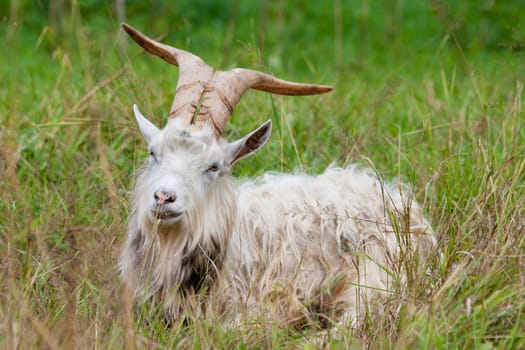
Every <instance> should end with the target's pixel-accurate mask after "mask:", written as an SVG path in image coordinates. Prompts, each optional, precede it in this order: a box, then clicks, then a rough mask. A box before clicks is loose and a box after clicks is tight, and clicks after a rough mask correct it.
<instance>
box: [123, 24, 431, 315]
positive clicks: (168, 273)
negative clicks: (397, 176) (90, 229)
mask: <svg viewBox="0 0 525 350" xmlns="http://www.w3.org/2000/svg"><path fill="white" fill-rule="evenodd" d="M124 29H125V30H126V31H127V32H128V34H130V35H131V37H132V38H133V39H134V40H135V41H136V42H137V43H139V44H140V45H141V46H143V47H144V48H145V49H146V50H147V51H148V52H150V53H152V54H155V55H158V56H160V57H162V58H163V59H164V60H165V61H167V62H169V63H172V64H175V65H181V69H180V76H179V84H178V87H177V93H176V96H175V99H174V102H173V105H172V109H171V111H170V120H169V122H168V124H167V125H166V127H165V128H164V129H162V130H160V129H158V128H157V127H156V126H155V125H153V124H152V123H151V122H150V121H148V120H147V119H146V118H145V117H144V116H143V115H142V114H141V113H140V111H139V110H138V108H137V106H134V112H135V116H136V119H137V121H138V124H139V128H140V131H141V133H142V135H143V136H144V138H145V139H146V141H147V142H148V147H149V153H150V161H149V164H148V165H147V166H146V167H144V168H143V169H142V170H141V171H140V173H139V174H138V177H137V181H136V184H135V189H134V192H133V197H132V202H133V210H132V213H131V216H130V222H129V230H128V235H127V239H126V243H125V244H124V250H123V252H122V255H121V259H120V268H121V272H122V277H123V279H124V281H125V283H126V285H127V286H128V287H129V288H130V289H131V290H132V291H134V292H135V295H136V296H137V297H138V299H139V300H140V301H152V302H153V303H154V304H160V305H162V307H163V308H164V310H165V312H166V314H167V315H168V317H169V318H171V319H174V318H177V317H179V316H180V315H181V314H184V313H186V312H188V311H189V310H192V309H194V307H195V305H197V309H205V310H207V311H208V312H215V313H216V314H220V315H223V314H225V315H227V316H229V317H230V318H231V319H235V320H237V321H239V320H242V319H252V318H257V319H260V318H273V319H279V320H283V321H284V322H297V323H299V324H305V323H306V324H309V323H311V322H312V321H314V320H320V321H322V323H325V321H326V320H329V319H334V320H339V321H350V320H353V321H354V322H355V321H358V320H359V319H361V318H362V317H363V315H364V314H365V312H366V311H367V309H368V306H370V305H371V303H370V301H371V300H372V299H375V298H374V297H375V296H377V295H388V293H389V292H390V291H392V290H394V289H395V287H396V285H401V284H403V283H404V280H405V275H404V273H403V269H402V267H401V265H402V264H401V263H400V262H401V261H402V260H403V259H407V258H410V259H411V258H419V259H421V261H425V259H426V258H427V256H428V254H429V252H430V251H431V249H432V247H433V246H434V245H435V238H434V234H433V232H432V229H431V227H430V225H429V223H428V222H427V220H426V219H425V218H424V216H423V213H422V210H421V208H420V207H419V205H418V204H417V203H416V202H415V201H414V200H413V198H412V196H411V195H410V194H409V191H408V190H407V189H406V188H405V187H404V186H403V185H402V184H388V185H387V184H384V183H383V182H382V181H381V179H380V178H379V177H378V176H376V175H375V174H374V173H373V172H372V171H370V170H366V169H360V168H358V167H355V166H350V167H347V168H336V167H330V168H328V169H327V170H326V171H325V172H324V173H323V174H321V175H319V176H308V175H305V174H266V175H264V176H262V177H261V178H259V179H256V180H253V181H246V182H241V183H238V184H236V183H235V182H234V181H233V180H232V179H231V178H230V176H229V175H228V172H229V170H230V168H231V166H232V165H234V164H235V163H236V162H237V161H239V160H241V159H243V158H245V157H248V156H250V155H252V154H253V153H255V152H256V151H257V150H259V149H260V148H261V147H262V146H263V145H264V144H265V142H266V141H267V140H268V138H269V136H270V133H271V125H272V124H271V121H268V122H266V123H264V124H263V125H262V126H260V127H259V128H258V129H256V130H255V131H253V132H251V133H250V134H248V135H246V136H245V137H243V138H241V139H239V140H237V141H234V142H231V143H228V142H227V141H226V140H224V139H222V138H221V137H220V135H221V133H222V131H223V130H224V128H225V125H226V122H227V120H228V118H229V115H230V113H231V111H232V109H233V107H234V105H235V103H237V101H238V100H239V99H240V97H241V96H242V94H243V93H244V91H245V90H246V89H249V88H254V89H258V90H263V91H267V92H271V93H278V94H285V95H311V94H320V93H325V92H328V91H330V90H331V88H330V87H328V86H322V85H310V84H299V83H293V82H288V81H284V80H281V79H277V78H275V77H272V76H269V75H266V74H264V73H260V72H256V71H251V70H246V69H233V70H230V71H226V72H222V71H217V70H214V69H212V68H211V67H209V66H208V65H207V64H206V63H205V62H204V61H202V60H201V59H200V58H198V57H197V56H195V55H193V54H190V53H188V52H186V51H183V50H179V49H176V48H172V47H170V46H167V45H164V44H161V43H158V42H156V41H154V40H152V39H150V38H147V37H146V36H144V35H143V34H142V33H140V32H138V31H136V30H135V29H133V28H131V27H129V26H127V25H124ZM199 106H200V107H199ZM201 304H203V305H201ZM200 306H204V308H201V307H200Z"/></svg>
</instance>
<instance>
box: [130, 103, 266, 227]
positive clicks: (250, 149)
mask: <svg viewBox="0 0 525 350" xmlns="http://www.w3.org/2000/svg"><path fill="white" fill-rule="evenodd" d="M133 110H134V113H135V117H136V119H137V122H138V125H139V128H140V131H141V133H142V136H143V137H144V139H145V140H146V141H147V142H148V151H149V154H150V159H149V165H148V167H147V168H146V169H145V171H144V172H143V173H142V174H141V176H139V179H138V182H137V188H138V191H136V194H137V197H139V198H136V199H137V200H138V201H139V202H140V203H141V205H140V210H141V211H142V213H143V214H144V215H145V217H144V218H145V219H146V218H147V220H149V221H150V222H152V223H155V222H156V223H157V224H158V225H159V226H160V227H170V226H172V225H174V224H176V223H177V222H179V221H181V220H184V218H185V217H187V216H188V215H195V214H196V215H198V213H195V211H197V210H199V209H202V207H203V205H205V204H206V203H207V202H208V201H209V199H210V198H211V197H213V196H214V192H216V191H217V190H218V187H219V189H220V185H219V184H218V182H220V181H221V179H222V178H223V177H224V176H225V175H226V174H227V173H228V170H229V168H230V167H231V166H232V165H233V164H234V163H235V162H237V161H238V160H240V159H242V158H245V157H247V156H249V155H251V154H253V153H254V152H256V151H257V150H258V149H259V148H260V147H262V146H263V145H264V143H265V142H266V140H267V139H268V137H269V135H270V133H271V121H267V122H266V123H264V124H263V125H262V126H260V127H259V128H258V129H256V130H255V131H253V132H252V133H250V134H248V135H247V136H245V137H243V138H241V139H239V140H237V141H234V142H232V143H227V142H226V141H224V140H222V139H217V138H216V137H215V134H214V132H213V130H212V128H209V127H204V128H199V129H192V128H191V127H190V128H188V127H182V126H179V125H177V123H171V124H170V123H169V124H168V126H166V128H164V129H162V130H160V129H158V128H157V127H156V126H155V125H154V124H153V123H151V122H150V121H149V120H148V119H146V118H145V117H144V116H143V115H142V114H141V113H140V111H139V109H138V108H137V106H136V105H134V106H133ZM210 204H211V203H210ZM201 214H202V213H201Z"/></svg>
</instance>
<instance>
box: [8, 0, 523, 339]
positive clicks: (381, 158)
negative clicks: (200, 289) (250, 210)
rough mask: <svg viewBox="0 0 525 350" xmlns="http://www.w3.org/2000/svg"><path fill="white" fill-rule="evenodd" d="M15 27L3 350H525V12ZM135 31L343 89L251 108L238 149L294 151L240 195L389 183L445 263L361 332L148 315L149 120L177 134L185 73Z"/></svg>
mask: <svg viewBox="0 0 525 350" xmlns="http://www.w3.org/2000/svg"><path fill="white" fill-rule="evenodd" d="M0 19H1V22H0V37H1V41H0V45H1V46H2V55H0V77H1V84H0V99H1V103H0V193H1V197H0V276H1V277H0V346H1V347H2V348H5V349H15V348H22V349H28V348H45V349H48V348H49V349H60V348H64V349H72V348H104V349H112V348H115V349H118V348H128V349H131V348H135V347H138V348H172V347H180V348H238V349H246V348H290V347H293V348H305V349H310V348H317V347H330V348H350V347H351V348H372V349H376V348H397V349H405V348H421V349H425V348H432V349H434V348H437V349H449V348H475V349H492V348H501V349H523V348H525V340H524V339H525V338H524V336H523V334H525V316H524V314H525V309H524V307H525V273H524V271H525V234H524V233H525V209H524V206H525V113H524V111H523V107H524V105H523V100H522V94H523V81H524V78H525V69H524V66H525V23H524V19H525V5H524V4H523V1H520V0H514V1H512V0H508V1H439V0H431V1H422V0H421V1H402V0H388V1H369V0H360V1H358V0H355V1H343V0H333V1H305V0H295V1H291V0H290V1H277V0H275V1H270V0H261V1H240V0H229V1H228V0H224V1H209V0H193V1H186V0H181V1H159V0H151V1H129V2H125V1H124V0H115V1H103V0H87V1H68V0H47V1H43V0H34V1H8V2H2V3H1V4H0ZM122 21H126V22H128V23H130V24H131V25H133V26H134V27H136V28H138V29H140V30H141V31H143V32H144V33H146V34H147V35H150V36H151V37H155V38H159V39H160V40H163V41H164V42H167V43H169V44H172V45H174V46H177V47H179V48H182V49H186V50H188V51H191V52H195V53H196V54H198V55H199V56H201V57H203V58H204V59H205V60H206V61H207V62H208V63H209V64H210V65H212V66H214V67H217V68H219V69H227V68H232V67H236V66H238V67H245V68H252V69H258V70H262V71H265V72H269V73H272V74H275V75H276V76H279V77H283V78H285V79H290V80H296V81H304V82H311V83H320V84H330V85H334V87H335V90H334V92H332V93H330V94H328V95H323V96H319V97H310V98H289V97H280V96H269V95H266V94H263V93H259V92H249V93H247V94H246V96H245V97H244V99H243V101H242V102H241V103H240V104H239V105H238V106H237V108H236V110H235V112H234V114H233V118H232V120H231V121H230V124H229V127H228V131H227V132H226V134H225V136H227V137H229V138H231V139H233V138H236V137H240V136H241V135H244V134H245V133H247V132H248V131H250V130H253V129H254V128H255V127H256V126H257V125H259V124H260V123H261V122H262V121H264V120H266V119H268V117H271V118H272V119H273V121H274V125H275V130H274V134H273V135H272V137H271V140H270V142H269V144H268V145H267V146H266V147H265V148H264V149H263V150H262V151H261V152H259V153H258V154H257V156H256V157H252V158H251V159H247V160H246V161H244V162H243V163H242V164H239V165H238V166H237V168H235V169H234V174H235V176H238V177H253V176H257V175H260V174H262V173H263V172H264V171H294V170H297V169H300V170H302V171H306V172H308V173H316V172H319V171H322V170H323V169H324V168H326V167H327V166H328V165H329V164H331V163H332V162H336V163H338V164H341V165H344V164H348V163H350V162H358V163H361V164H363V165H365V166H373V167H374V168H375V169H376V170H377V171H378V173H380V174H381V175H382V176H383V177H385V178H386V179H392V178H400V179H402V180H403V181H404V182H406V183H409V184H411V186H412V188H413V190H414V191H415V193H416V197H417V198H418V200H419V201H420V202H422V203H423V204H424V207H425V209H426V213H427V215H428V216H429V218H430V220H431V222H432V224H433V226H434V228H435V230H436V232H437V233H438V236H439V241H440V248H441V249H442V252H443V259H442V260H441V261H433V262H430V265H431V267H432V269H431V272H430V275H429V276H414V278H412V279H410V281H409V283H408V285H407V291H406V292H405V293H402V294H399V295H394V296H393V297H392V300H391V301H390V302H389V305H387V306H386V307H385V314H384V315H381V316H379V317H376V318H373V319H370V320H369V321H368V322H366V323H365V324H363V325H360V327H359V329H353V330H352V329H341V330H339V331H338V332H335V333H332V332H328V333H320V332H319V331H318V329H316V327H315V326H313V327H311V328H308V329H303V330H297V329H293V328H286V327H285V328H283V327H280V326H279V325H278V324H272V323H271V322H260V323H257V322H255V321H254V324H251V325H246V326H244V327H238V328H232V327H229V328H228V327H224V326H223V325H222V324H221V322H220V320H210V319H203V318H194V319H191V320H189V321H187V322H186V323H181V324H178V325H174V326H173V327H172V328H166V327H165V325H164V324H163V323H162V322H160V321H156V320H155V319H154V318H153V320H152V319H151V318H149V314H148V311H147V310H133V311H132V312H131V311H130V308H129V304H130V301H129V298H127V297H126V296H125V295H123V292H122V287H121V285H120V282H119V276H118V271H117V268H116V263H117V259H118V254H119V250H120V245H121V242H122V239H123V236H124V233H125V231H126V222H127V213H128V209H129V205H128V193H129V191H130V189H131V187H132V182H133V176H132V175H133V172H134V170H135V169H137V168H138V167H140V165H141V164H142V162H143V160H144V159H145V158H146V156H147V152H146V150H145V147H144V144H143V142H142V140H141V138H140V136H139V134H138V132H137V127H136V125H135V122H134V120H133V118H132V113H131V106H132V104H133V103H138V104H139V105H140V106H142V110H143V111H144V112H145V113H146V114H147V115H149V116H153V117H152V119H153V120H154V121H155V122H156V123H157V125H159V126H162V125H163V124H164V123H165V118H166V114H167V111H168V110H169V106H170V103H171V99H172V94H173V92H174V89H175V83H176V79H177V69H176V68H175V67H172V66H169V65H167V64H165V63H164V62H162V61H161V60H159V59H158V58H154V57H151V56H149V55H146V54H144V53H143V52H142V50H141V49H140V48H139V47H137V46H136V45H135V44H134V43H131V41H130V40H129V39H128V38H126V37H124V35H123V34H122V32H121V30H120V22H122ZM414 264H415V263H414ZM406 269H407V270H408V271H410V269H411V266H407V267H406ZM414 270H417V269H415V268H414Z"/></svg>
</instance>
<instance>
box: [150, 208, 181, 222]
mask: <svg viewBox="0 0 525 350" xmlns="http://www.w3.org/2000/svg"><path fill="white" fill-rule="evenodd" d="M181 215H182V212H178V211H168V210H158V209H155V210H153V216H154V217H155V219H157V220H170V219H176V218H178V217H179V216H181Z"/></svg>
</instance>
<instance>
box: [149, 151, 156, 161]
mask: <svg viewBox="0 0 525 350" xmlns="http://www.w3.org/2000/svg"><path fill="white" fill-rule="evenodd" d="M149 156H150V157H151V159H153V160H157V155H156V154H155V152H153V151H149Z"/></svg>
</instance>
